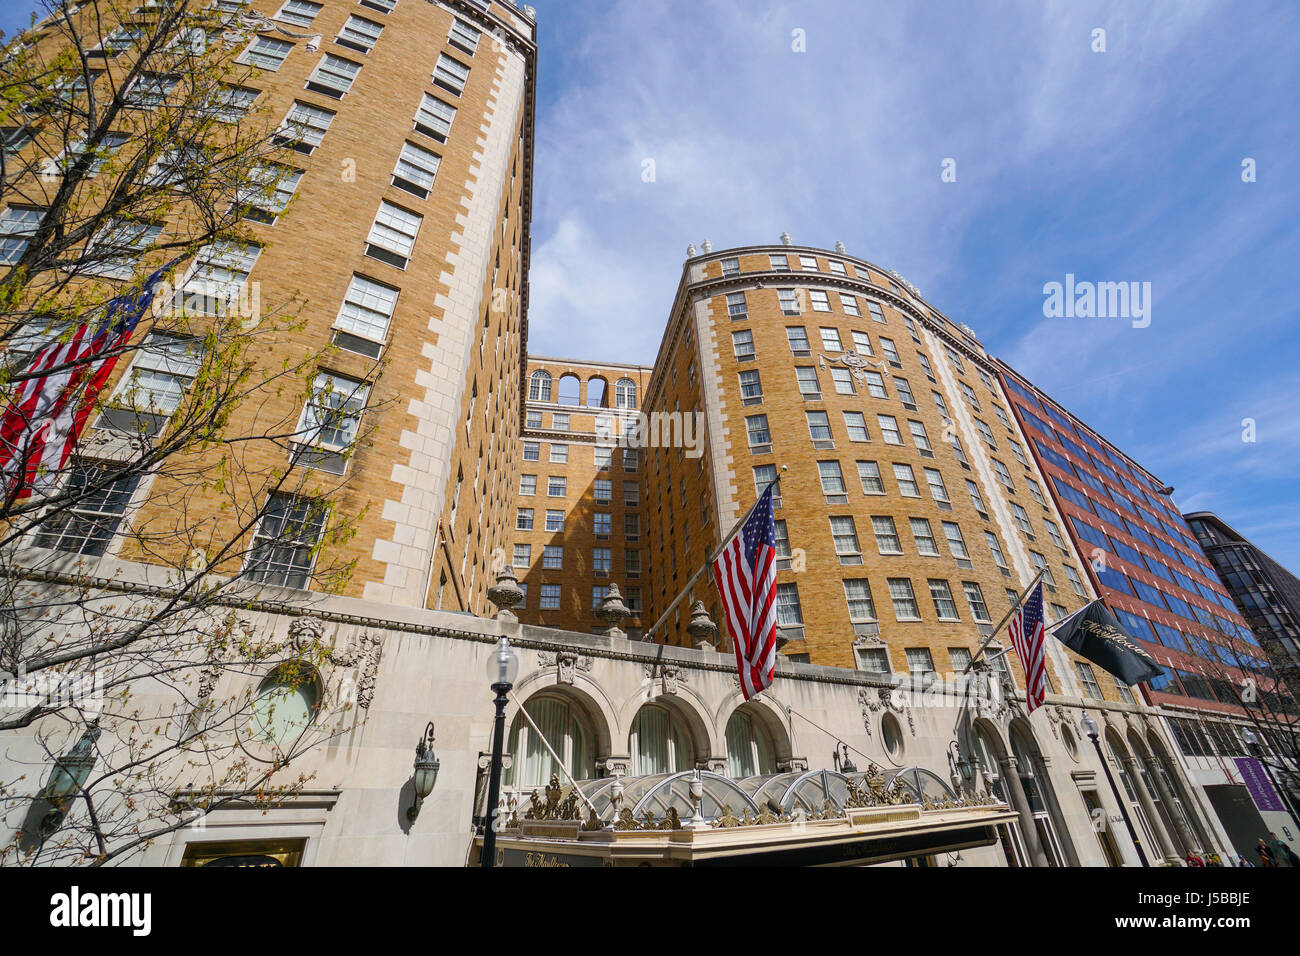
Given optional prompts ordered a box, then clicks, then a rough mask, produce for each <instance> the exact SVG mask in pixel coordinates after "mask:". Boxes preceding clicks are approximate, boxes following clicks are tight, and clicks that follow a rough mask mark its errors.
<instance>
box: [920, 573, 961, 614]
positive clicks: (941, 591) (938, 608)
mask: <svg viewBox="0 0 1300 956" xmlns="http://www.w3.org/2000/svg"><path fill="white" fill-rule="evenodd" d="M927 583H928V584H929V586H930V600H931V601H933V602H934V613H935V614H937V615H938V616H939V620H941V621H955V620H958V617H957V603H956V602H955V601H954V600H953V599H952V589H951V588H950V587H949V586H948V582H947V581H945V580H943V579H942V578H931V579H930V580H929V581H928V582H927Z"/></svg>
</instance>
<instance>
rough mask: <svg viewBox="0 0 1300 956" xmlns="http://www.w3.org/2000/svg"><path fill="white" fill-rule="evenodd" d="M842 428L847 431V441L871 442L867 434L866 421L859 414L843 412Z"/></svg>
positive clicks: (864, 417)
mask: <svg viewBox="0 0 1300 956" xmlns="http://www.w3.org/2000/svg"><path fill="white" fill-rule="evenodd" d="M844 427H845V429H847V430H848V433H849V441H865V442H869V441H871V435H870V434H869V433H868V432H867V419H866V416H864V415H863V414H862V413H861V412H845V413H844Z"/></svg>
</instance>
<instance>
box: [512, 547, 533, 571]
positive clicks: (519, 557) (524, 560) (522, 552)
mask: <svg viewBox="0 0 1300 956" xmlns="http://www.w3.org/2000/svg"><path fill="white" fill-rule="evenodd" d="M532 563H533V546H532V545H531V544H517V545H515V548H514V555H513V557H512V558H511V567H516V568H526V567H529V566H530V565H531V564H532Z"/></svg>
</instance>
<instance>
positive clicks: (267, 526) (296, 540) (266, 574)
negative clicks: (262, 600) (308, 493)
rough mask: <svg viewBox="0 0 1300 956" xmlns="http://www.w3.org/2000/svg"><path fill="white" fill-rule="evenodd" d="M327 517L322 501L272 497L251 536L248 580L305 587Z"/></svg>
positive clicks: (300, 588)
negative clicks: (251, 546) (251, 547)
mask: <svg viewBox="0 0 1300 956" xmlns="http://www.w3.org/2000/svg"><path fill="white" fill-rule="evenodd" d="M327 515H328V510H327V508H326V506H325V504H324V503H323V502H320V501H317V500H315V499H312V498H304V497H300V496H298V495H287V494H279V493H277V494H273V495H272V496H271V500H270V501H268V502H267V504H266V508H265V510H263V512H262V516H261V519H260V520H259V521H258V525H257V531H256V532H254V534H253V549H252V553H251V555H250V556H249V561H248V577H249V579H250V580H253V581H257V582H260V583H262V584H274V585H279V586H280V587H285V588H297V589H299V590H303V589H305V588H307V586H308V585H309V584H310V583H311V573H312V567H313V565H314V564H315V562H316V556H315V551H316V547H317V545H318V544H319V543H320V540H321V538H322V537H323V536H324V534H325V520H326V517H327Z"/></svg>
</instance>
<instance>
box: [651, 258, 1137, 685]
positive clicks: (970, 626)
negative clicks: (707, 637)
mask: <svg viewBox="0 0 1300 956" xmlns="http://www.w3.org/2000/svg"><path fill="white" fill-rule="evenodd" d="M706 250H707V247H706ZM1006 407H1007V399H1006V397H1005V395H1004V394H1003V392H1002V389H1001V387H1000V385H999V382H998V379H997V375H996V369H995V366H994V365H993V363H992V362H991V361H990V359H989V358H988V356H987V354H986V353H985V350H984V347H983V346H982V345H981V344H980V342H979V340H978V339H977V338H976V337H975V335H974V333H973V332H971V331H970V329H968V328H965V327H964V326H961V325H958V324H956V323H954V322H952V321H951V320H949V319H948V318H946V317H945V316H944V315H943V314H942V313H941V312H939V311H938V310H937V309H936V308H934V307H933V306H932V305H930V304H928V303H927V302H925V301H924V299H923V298H922V297H921V296H920V294H919V293H917V292H916V290H915V289H913V288H911V287H910V286H908V285H907V283H906V282H904V281H903V280H902V279H901V278H899V277H897V276H895V275H893V274H891V273H889V272H887V271H885V270H883V269H881V268H879V267H877V266H874V265H871V264H870V263H868V262H865V261H864V260H861V259H859V258H856V257H852V256H849V255H847V254H846V253H845V252H844V251H843V250H842V249H841V250H840V251H837V252H828V251H826V250H823V249H815V248H808V247H800V246H794V245H791V244H788V243H787V244H782V245H772V246H749V247H744V248H738V249H729V250H726V251H721V252H713V251H706V252H704V253H703V254H701V255H693V256H692V257H691V258H690V259H688V260H687V262H686V265H685V268H684V272H683V276H682V280H681V284H680V286H679V287H678V291H677V296H676V300H675V302H674V304H673V309H672V313H671V315H670V317H669V322H668V326H667V329H666V331H665V333H664V338H663V342H662V344H661V346H660V349H659V354H658V356H657V358H656V360H655V363H654V374H653V376H652V377H651V381H650V385H649V388H648V390H647V393H646V401H645V403H644V408H645V411H646V412H647V413H648V414H649V415H650V416H651V418H652V420H653V418H654V416H655V415H659V416H674V415H679V414H680V415H686V416H691V417H692V418H693V419H694V420H695V421H696V423H697V424H696V425H695V427H694V431H695V432H696V433H698V434H697V435H696V438H697V439H698V445H697V447H696V448H694V449H692V448H688V447H681V445H682V443H680V442H679V443H676V444H677V446H676V447H651V448H649V449H648V457H649V464H648V468H647V476H646V478H647V483H648V487H649V494H648V495H647V498H646V501H647V507H646V523H647V525H648V526H649V527H650V528H651V529H652V530H653V532H654V533H653V534H652V536H651V542H650V550H649V559H650V560H649V566H650V574H649V580H648V582H647V584H648V599H647V601H646V607H647V608H648V609H649V612H650V613H649V614H648V615H647V618H646V619H647V621H651V620H653V619H655V618H657V617H658V616H659V615H660V614H661V613H663V611H664V610H665V609H667V607H668V606H669V604H670V602H671V601H672V600H673V599H674V598H675V597H676V596H677V595H678V593H679V592H680V591H681V589H682V588H683V587H684V586H685V584H686V582H687V580H688V579H689V577H690V575H691V574H692V573H693V572H694V571H696V570H697V569H698V568H699V567H700V566H701V565H702V563H703V562H704V561H705V560H706V558H707V557H708V555H709V554H710V553H711V552H712V551H713V549H714V548H715V547H716V546H717V545H718V544H719V543H720V541H721V539H722V536H723V535H724V534H726V533H727V532H728V531H729V530H730V529H731V528H732V527H733V526H734V524H735V523H736V521H737V520H738V519H739V517H740V516H741V515H742V514H743V513H744V512H745V510H746V509H747V508H748V507H749V506H750V505H751V504H752V503H753V501H754V500H755V497H756V495H757V493H758V491H759V490H760V489H761V488H762V486H763V485H764V484H765V483H766V482H768V481H770V480H771V479H773V478H776V477H777V476H778V475H779V476H780V478H781V484H780V496H779V498H778V499H777V507H776V521H777V539H778V549H779V554H780V562H779V564H778V569H779V574H778V581H779V583H778V616H779V621H780V625H781V632H780V633H781V635H782V638H783V643H784V646H783V651H784V653H785V654H786V655H788V656H790V657H792V658H793V659H795V660H804V661H808V662H811V663H813V664H829V665H834V666H839V667H853V668H863V669H867V670H871V671H875V672H884V673H908V672H911V673H914V674H915V673H933V672H939V673H952V672H960V671H961V670H963V669H964V667H965V664H966V662H967V660H968V659H969V657H968V655H970V654H971V653H972V652H973V651H974V649H975V647H976V646H977V645H978V643H979V642H980V640H981V639H982V637H983V636H984V635H986V634H987V633H988V632H989V631H990V630H991V628H992V627H993V626H994V625H995V623H996V622H997V621H998V620H1000V619H1001V618H1002V616H1003V614H1004V612H1005V611H1007V610H1008V608H1009V606H1010V602H1011V600H1012V598H1014V596H1015V594H1016V592H1017V591H1018V590H1019V589H1020V588H1023V587H1024V586H1025V585H1026V584H1028V583H1029V581H1030V580H1031V579H1032V578H1033V576H1034V574H1035V573H1036V571H1037V570H1038V569H1040V568H1045V569H1046V575H1045V577H1044V581H1045V585H1046V586H1045V591H1044V604H1045V611H1046V614H1047V617H1048V620H1049V621H1051V620H1057V619H1060V618H1061V617H1063V616H1064V615H1065V614H1067V613H1069V612H1071V611H1074V610H1077V609H1078V608H1079V607H1081V606H1082V605H1083V604H1084V603H1085V602H1086V601H1088V600H1089V599H1090V598H1091V596H1092V592H1091V590H1090V589H1089V587H1088V585H1087V582H1086V579H1085V577H1084V575H1083V574H1082V572H1081V566H1082V562H1081V560H1080V558H1079V556H1078V554H1077V553H1076V551H1075V550H1074V547H1073V545H1072V544H1071V542H1070V539H1069V538H1068V537H1066V536H1065V534H1064V532H1063V529H1062V526H1061V525H1062V519H1061V517H1060V515H1059V513H1058V512H1057V510H1056V508H1055V506H1054V505H1053V502H1052V499H1051V498H1050V497H1048V496H1047V495H1046V494H1045V492H1044V490H1043V481H1044V479H1043V477H1042V476H1041V474H1040V473H1039V471H1038V468H1037V466H1036V464H1035V462H1034V460H1033V459H1032V458H1030V457H1029V456H1028V455H1026V454H1025V451H1024V448H1023V447H1022V440H1021V437H1020V432H1019V429H1018V427H1017V425H1016V423H1015V422H1014V421H1013V420H1012V419H1011V418H1010V417H1009V416H1008V414H1007V411H1006ZM667 431H668V429H661V433H666V432H667ZM689 432H690V429H688V435H689ZM666 437H667V436H666V434H661V435H660V438H661V439H664V438H666ZM652 444H653V443H652ZM657 444H659V445H664V444H665V442H664V441H663V440H661V441H659V442H658V443H657ZM667 444H669V445H672V444H673V443H672V442H668V443H667ZM697 453H698V457H693V456H694V455H695V454H697ZM782 469H785V470H782ZM692 591H693V594H692V595H691V596H690V599H689V600H688V601H686V602H683V604H682V605H681V606H680V607H679V609H678V610H677V611H676V612H675V613H674V615H673V617H672V618H671V619H670V620H669V622H667V624H666V625H665V627H664V628H663V634H662V635H656V638H658V637H662V638H663V639H666V640H668V641H671V642H674V643H683V644H685V643H689V641H688V638H687V636H686V634H685V630H684V628H685V624H686V623H687V620H688V618H689V614H688V612H689V609H690V604H691V601H693V600H694V599H697V598H698V599H700V600H703V601H704V602H705V604H706V605H707V606H709V607H711V608H712V613H713V616H714V618H715V619H717V620H721V618H720V616H719V614H718V604H717V597H716V591H715V589H714V587H713V586H712V584H710V583H708V581H707V579H701V580H700V581H699V582H698V583H697V584H696V585H695V586H694V588H693V589H692ZM1049 648H1050V654H1051V657H1050V660H1049V674H1050V675H1051V681H1052V683H1053V686H1054V687H1055V688H1057V689H1059V690H1061V691H1065V690H1066V689H1067V688H1073V687H1074V686H1075V682H1076V680H1077V679H1078V674H1077V671H1076V667H1075V664H1074V663H1073V661H1072V660H1071V657H1070V654H1069V653H1068V652H1066V651H1065V649H1064V648H1063V647H1061V646H1060V645H1055V646H1051V645H1049ZM998 664H999V666H1001V665H1005V664H1009V665H1010V668H1011V670H1012V671H1014V672H1016V673H1017V674H1018V672H1019V662H1018V661H1016V660H1015V659H1014V654H1009V655H1007V656H1005V657H1001V658H998ZM1017 680H1018V681H1019V678H1018V677H1017ZM1093 683H1094V684H1095V686H1092V687H1089V688H1087V690H1088V692H1089V693H1092V694H1095V695H1096V696H1099V697H1104V698H1105V699H1111V700H1120V699H1125V698H1126V695H1127V693H1128V689H1127V688H1121V687H1117V686H1116V685H1115V684H1114V683H1113V682H1111V681H1106V682H1104V684H1103V683H1102V682H1101V681H1094V682H1093Z"/></svg>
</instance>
